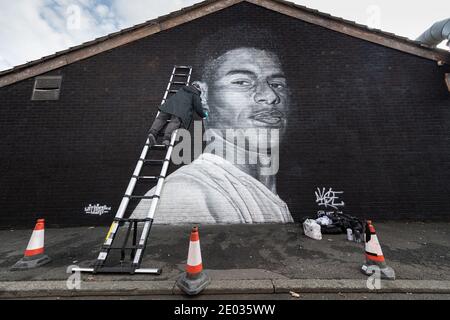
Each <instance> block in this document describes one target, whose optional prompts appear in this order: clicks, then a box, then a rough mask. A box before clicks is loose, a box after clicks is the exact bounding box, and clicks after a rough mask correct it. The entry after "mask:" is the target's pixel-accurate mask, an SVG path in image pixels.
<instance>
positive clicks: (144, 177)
mask: <svg viewBox="0 0 450 320" xmlns="http://www.w3.org/2000/svg"><path fill="white" fill-rule="evenodd" d="M133 177H134V178H136V179H138V180H152V181H157V180H159V178H162V177H159V176H158V177H157V176H133Z"/></svg>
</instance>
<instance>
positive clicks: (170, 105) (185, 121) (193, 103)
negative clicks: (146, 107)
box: [149, 82, 208, 146]
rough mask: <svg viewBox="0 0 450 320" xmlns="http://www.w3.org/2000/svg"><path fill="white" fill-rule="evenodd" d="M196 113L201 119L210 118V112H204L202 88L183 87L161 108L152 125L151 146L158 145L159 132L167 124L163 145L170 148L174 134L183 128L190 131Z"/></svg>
mask: <svg viewBox="0 0 450 320" xmlns="http://www.w3.org/2000/svg"><path fill="white" fill-rule="evenodd" d="M193 110H194V111H195V112H196V113H197V114H198V115H199V116H200V117H202V118H208V112H207V111H206V110H203V107H202V100H201V98H200V87H199V86H198V84H197V83H195V82H194V83H193V84H192V85H189V86H184V87H181V88H180V89H179V90H178V92H177V93H176V94H175V95H173V96H172V97H170V98H169V99H167V101H166V102H165V103H164V104H163V105H162V106H161V107H159V111H160V112H159V114H158V116H157V117H156V119H155V121H154V122H153V124H152V127H151V128H150V131H149V140H150V146H152V145H154V144H156V138H157V137H158V133H159V131H161V129H162V128H163V127H164V125H165V124H166V123H167V120H169V119H170V122H169V123H167V127H166V129H165V130H164V137H163V142H162V144H163V145H165V146H168V145H169V144H170V138H171V136H172V132H174V131H175V130H176V129H178V128H180V127H181V126H183V127H184V128H185V129H189V127H190V126H191V122H192V117H193V112H192V111H193Z"/></svg>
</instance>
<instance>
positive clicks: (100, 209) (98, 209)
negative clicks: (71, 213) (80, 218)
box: [84, 203, 111, 216]
mask: <svg viewBox="0 0 450 320" xmlns="http://www.w3.org/2000/svg"><path fill="white" fill-rule="evenodd" d="M110 210H111V207H108V206H101V205H99V204H98V203H97V204H96V205H95V206H93V205H92V204H89V206H87V207H84V212H85V213H86V214H94V215H98V216H101V215H102V214H104V213H108V212H109V211H110Z"/></svg>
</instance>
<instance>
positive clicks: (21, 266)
mask: <svg viewBox="0 0 450 320" xmlns="http://www.w3.org/2000/svg"><path fill="white" fill-rule="evenodd" d="M44 224H45V221H44V219H38V221H37V223H36V226H35V227H34V230H33V234H32V235H31V238H30V241H29V242H28V246H27V249H26V250H25V254H24V257H23V258H22V259H20V260H19V261H18V262H17V263H16V264H15V265H14V266H12V267H11V271H15V270H26V269H32V268H36V267H39V266H42V265H44V264H46V263H48V262H50V261H51V259H50V258H49V257H48V256H47V255H45V254H44V233H45V226H44Z"/></svg>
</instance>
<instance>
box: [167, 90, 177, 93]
mask: <svg viewBox="0 0 450 320" xmlns="http://www.w3.org/2000/svg"><path fill="white" fill-rule="evenodd" d="M167 91H168V92H169V93H177V92H178V90H167Z"/></svg>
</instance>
